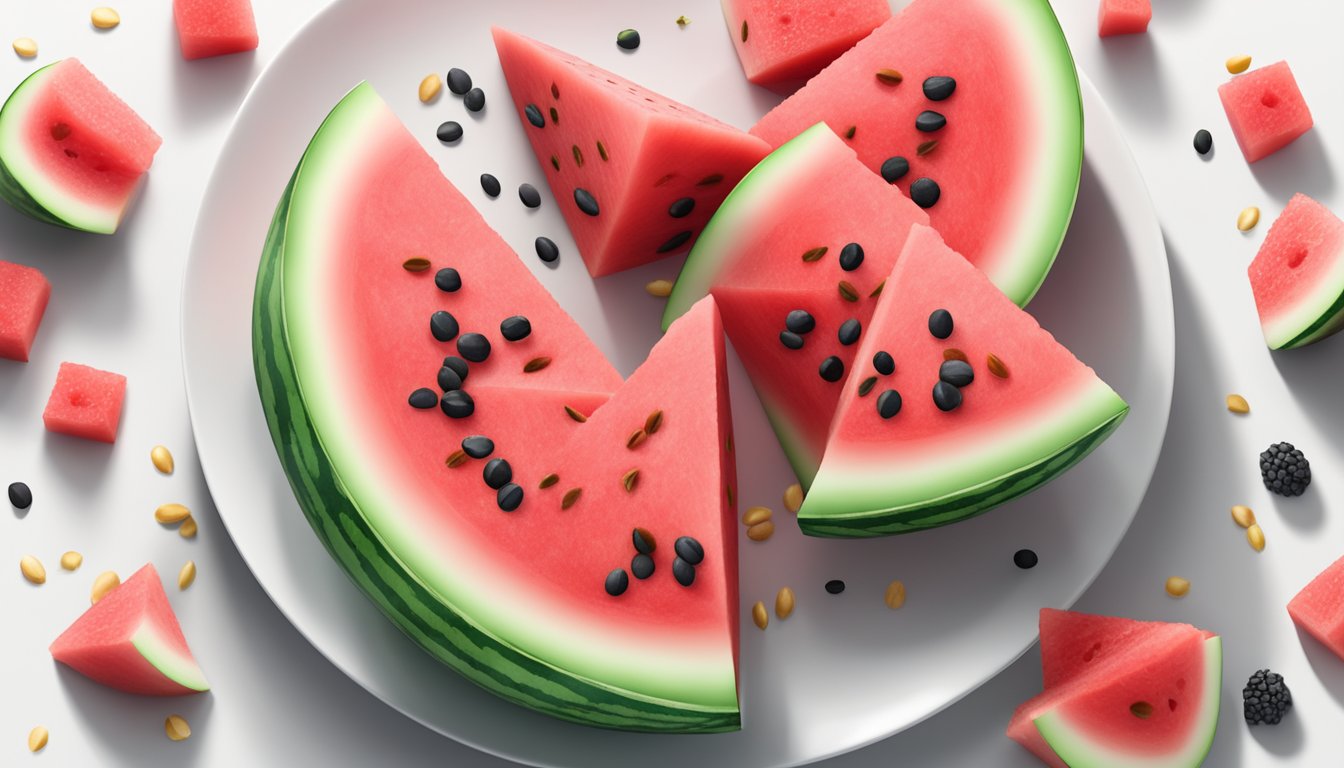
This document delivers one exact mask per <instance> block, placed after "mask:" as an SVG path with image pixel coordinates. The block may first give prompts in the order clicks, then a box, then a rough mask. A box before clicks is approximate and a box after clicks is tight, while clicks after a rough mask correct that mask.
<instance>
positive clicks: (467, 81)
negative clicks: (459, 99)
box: [448, 67, 471, 96]
mask: <svg viewBox="0 0 1344 768" xmlns="http://www.w3.org/2000/svg"><path fill="white" fill-rule="evenodd" d="M448 90H450V91H452V92H453V93H455V94H457V95H458V96H461V95H462V94H464V93H466V92H467V91H470V90H471V75H468V74H467V73H466V70H462V69H458V68H457V67H453V68H452V69H450V70H448Z"/></svg>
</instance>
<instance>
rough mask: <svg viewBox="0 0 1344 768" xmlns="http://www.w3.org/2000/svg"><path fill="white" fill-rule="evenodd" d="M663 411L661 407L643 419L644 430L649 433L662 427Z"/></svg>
mask: <svg viewBox="0 0 1344 768" xmlns="http://www.w3.org/2000/svg"><path fill="white" fill-rule="evenodd" d="M662 426H663V411H662V409H659V410H656V411H654V412H653V413H650V414H649V416H648V418H646V419H644V431H645V432H646V433H648V434H650V435H652V434H653V433H655V432H657V431H658V430H659V429H662Z"/></svg>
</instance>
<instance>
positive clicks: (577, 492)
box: [560, 488, 583, 510]
mask: <svg viewBox="0 0 1344 768" xmlns="http://www.w3.org/2000/svg"><path fill="white" fill-rule="evenodd" d="M582 495H583V489H582V488H570V489H569V490H568V491H565V495H564V496H562V497H561V498H560V509H562V510H563V509H569V508H570V507H572V506H574V504H575V503H577V502H578V500H579V497H580V496H582Z"/></svg>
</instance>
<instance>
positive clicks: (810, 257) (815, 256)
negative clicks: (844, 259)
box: [803, 245, 826, 263]
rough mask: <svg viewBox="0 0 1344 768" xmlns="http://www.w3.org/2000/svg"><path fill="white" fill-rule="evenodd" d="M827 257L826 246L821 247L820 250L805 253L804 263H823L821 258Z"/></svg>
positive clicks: (814, 249) (815, 249) (813, 249)
mask: <svg viewBox="0 0 1344 768" xmlns="http://www.w3.org/2000/svg"><path fill="white" fill-rule="evenodd" d="M825 255H826V246H824V245H823V246H821V247H819V248H812V249H810V250H808V251H806V252H804V253H803V261H806V262H809V263H811V262H814V261H821V257H822V256H825Z"/></svg>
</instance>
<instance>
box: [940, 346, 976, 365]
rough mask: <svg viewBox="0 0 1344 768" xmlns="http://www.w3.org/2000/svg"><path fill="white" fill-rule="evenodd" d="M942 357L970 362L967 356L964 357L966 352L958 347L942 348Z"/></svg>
mask: <svg viewBox="0 0 1344 768" xmlns="http://www.w3.org/2000/svg"><path fill="white" fill-rule="evenodd" d="M943 359H944V360H960V361H961V362H963V363H969V362H970V360H969V359H967V357H966V353H965V352H962V351H961V350H960V349H957V348H956V347H948V348H947V349H944V350H943Z"/></svg>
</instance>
